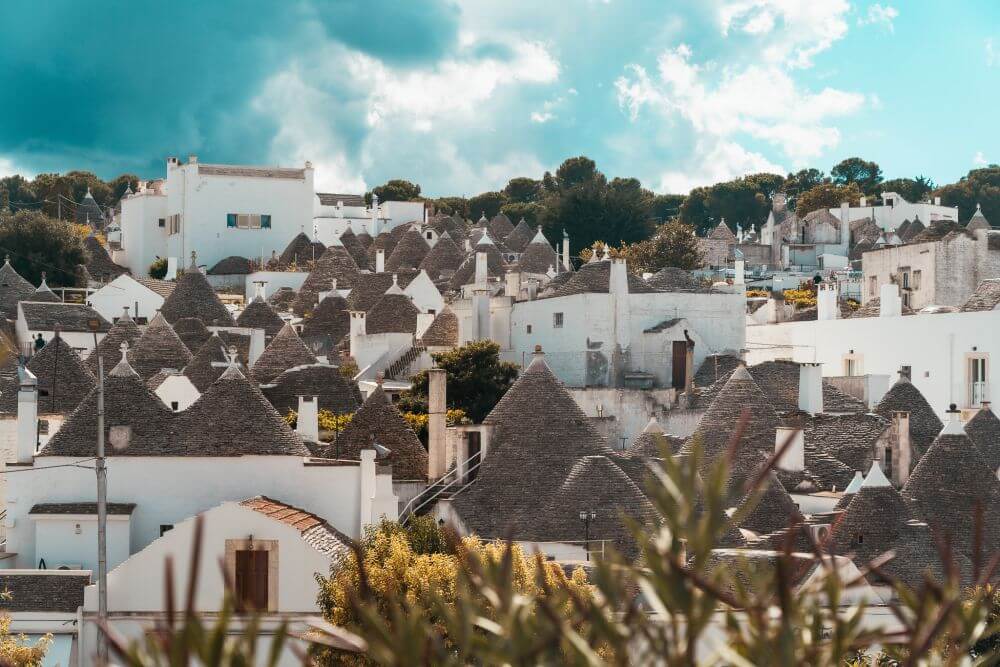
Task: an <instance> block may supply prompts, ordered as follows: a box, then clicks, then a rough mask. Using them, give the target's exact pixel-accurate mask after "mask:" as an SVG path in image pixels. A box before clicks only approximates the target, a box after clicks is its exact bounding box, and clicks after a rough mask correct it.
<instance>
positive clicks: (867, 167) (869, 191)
mask: <svg viewBox="0 0 1000 667" xmlns="http://www.w3.org/2000/svg"><path fill="white" fill-rule="evenodd" d="M830 175H831V176H832V177H833V182H834V183H836V184H837V185H850V184H851V183H854V184H856V185H857V186H858V189H859V190H861V194H864V195H874V194H878V187H879V184H880V183H881V182H882V168H881V167H879V166H878V164H877V163H875V162H871V161H869V160H862V159H861V158H859V157H849V158H847V159H846V160H842V161H840V162H838V163H837V164H836V165H835V166H834V168H833V169H831V170H830Z"/></svg>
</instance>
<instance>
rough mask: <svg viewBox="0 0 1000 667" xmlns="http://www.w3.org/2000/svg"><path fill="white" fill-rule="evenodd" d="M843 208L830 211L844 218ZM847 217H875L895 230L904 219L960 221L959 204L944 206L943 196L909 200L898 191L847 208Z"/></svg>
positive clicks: (879, 222) (926, 221)
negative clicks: (916, 200)
mask: <svg viewBox="0 0 1000 667" xmlns="http://www.w3.org/2000/svg"><path fill="white" fill-rule="evenodd" d="M841 210H842V209H841V208H840V207H838V208H831V209H829V211H830V213H831V214H832V215H834V216H836V217H837V219H838V220H839V219H842V216H841ZM847 211H848V213H847V219H848V221H851V220H860V219H862V218H872V217H874V219H875V223H876V224H877V225H878V226H879V227H881V228H882V229H884V230H886V231H893V230H895V229H896V228H897V227H899V226H900V225H901V224H903V221H904V220H909V221H911V222H912V221H913V220H915V219H916V218H918V217H919V218H920V221H921V222H922V223H923V224H924V225H925V226H926V225H929V224H930V223H932V222H935V221H937V220H954V221H956V222H958V207H957V206H942V205H941V198H940V197H938V198H936V199H935V200H934V201H933V202H916V203H913V202H908V201H906V200H905V199H903V197H902V196H901V195H899V194H898V193H896V192H883V193H882V195H881V201H879V200H877V199H875V198H872V199H871V200H866V201H864V202H862V203H860V205H859V206H852V207H850V208H848V209H847Z"/></svg>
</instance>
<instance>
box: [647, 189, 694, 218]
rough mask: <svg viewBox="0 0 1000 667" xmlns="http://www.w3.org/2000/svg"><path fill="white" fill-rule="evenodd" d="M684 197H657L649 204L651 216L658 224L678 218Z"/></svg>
mask: <svg viewBox="0 0 1000 667" xmlns="http://www.w3.org/2000/svg"><path fill="white" fill-rule="evenodd" d="M684 199H685V197H684V195H655V196H654V197H653V200H652V201H651V202H650V203H649V215H650V217H651V218H652V219H653V220H655V221H656V222H666V221H667V220H670V219H671V218H676V217H677V216H678V215H679V214H680V212H681V204H683V203H684Z"/></svg>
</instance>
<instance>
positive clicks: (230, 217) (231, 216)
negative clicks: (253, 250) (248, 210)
mask: <svg viewBox="0 0 1000 667" xmlns="http://www.w3.org/2000/svg"><path fill="white" fill-rule="evenodd" d="M235 226H236V214H235V213H227V214H226V227H235Z"/></svg>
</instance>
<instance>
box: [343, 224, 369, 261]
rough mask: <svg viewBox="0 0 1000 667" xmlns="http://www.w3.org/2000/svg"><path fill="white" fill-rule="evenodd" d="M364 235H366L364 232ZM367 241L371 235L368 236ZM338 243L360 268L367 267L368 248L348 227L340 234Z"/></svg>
mask: <svg viewBox="0 0 1000 667" xmlns="http://www.w3.org/2000/svg"><path fill="white" fill-rule="evenodd" d="M365 236H368V235H367V234H365ZM368 239H369V241H370V240H371V237H370V236H368ZM340 243H341V245H343V246H344V248H345V249H346V250H347V253H348V254H349V255H350V256H351V257H352V258H353V259H354V262H355V263H356V264H357V265H358V268H360V269H367V268H368V267H369V266H370V264H369V262H368V250H367V248H366V247H365V245H364V244H363V243H362V242H361V241H359V240H358V237H357V236H355V234H354V232H353V231H352V230H351V228H350V227H348V228H347V229H345V230H344V233H343V234H341V235H340Z"/></svg>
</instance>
